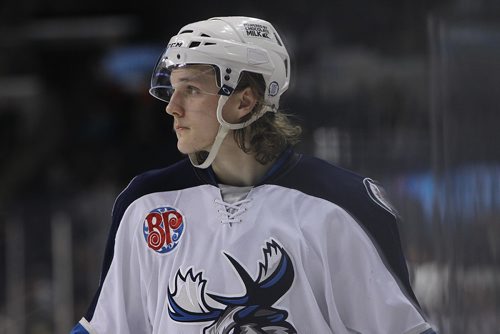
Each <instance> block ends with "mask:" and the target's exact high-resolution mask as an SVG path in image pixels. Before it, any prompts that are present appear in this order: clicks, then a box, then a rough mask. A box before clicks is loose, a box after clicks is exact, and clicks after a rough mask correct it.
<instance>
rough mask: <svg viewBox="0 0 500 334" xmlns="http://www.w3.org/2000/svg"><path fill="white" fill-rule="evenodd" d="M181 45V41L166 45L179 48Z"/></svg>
mask: <svg viewBox="0 0 500 334" xmlns="http://www.w3.org/2000/svg"><path fill="white" fill-rule="evenodd" d="M181 46H182V42H173V43H169V44H168V45H167V48H179V47H181Z"/></svg>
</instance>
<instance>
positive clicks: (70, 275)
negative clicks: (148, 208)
mask: <svg viewBox="0 0 500 334" xmlns="http://www.w3.org/2000/svg"><path fill="white" fill-rule="evenodd" d="M220 15H246V16H256V17H261V18H264V19H267V20H269V21H271V22H273V23H274V25H275V26H276V28H277V29H278V31H279V32H280V33H281V35H282V37H283V39H284V40H285V43H286V44H287V45H288V49H289V51H290V53H291V56H292V62H293V65H292V68H293V72H292V76H293V78H292V81H293V84H292V87H291V89H290V90H289V91H288V92H287V93H286V94H285V96H284V100H283V103H282V107H283V109H284V110H285V111H286V112H290V113H293V114H294V115H296V118H297V121H298V122H299V123H300V124H301V125H302V126H303V128H304V138H303V141H302V142H301V144H300V145H299V147H298V150H299V151H302V152H304V153H308V154H314V155H316V156H319V157H321V158H324V159H326V160H328V161H330V162H332V163H334V164H337V165H340V166H342V167H345V168H349V169H351V170H354V171H356V172H358V173H361V174H364V175H367V176H370V177H371V178H374V179H377V180H379V181H380V182H382V183H383V184H384V185H385V188H386V190H387V192H388V194H389V197H391V199H392V201H393V202H394V205H395V206H396V207H397V208H398V209H399V212H400V214H401V216H402V217H403V221H402V222H401V225H400V230H401V235H402V239H403V245H404V250H405V254H406V256H407V258H408V266H409V269H410V272H411V277H412V282H413V286H414V289H415V292H416V294H417V296H418V297H419V299H420V302H421V304H422V305H423V308H424V311H425V313H426V314H427V315H428V316H429V319H430V321H431V322H432V323H433V324H434V325H435V326H436V327H438V328H439V330H440V331H441V333H499V328H500V261H499V260H500V222H499V219H500V136H499V134H498V127H499V124H500V110H499V106H500V2H499V1H498V0H421V1H412V0H398V1H395V0H394V1H391V0H379V1H370V0H350V1H328V2H320V1H316V0H310V1H300V2H294V1H286V2H285V1H274V2H258V1H240V2H224V1H220V2H212V3H208V2H204V1H196V0H193V1H190V2H188V3H186V2H173V1H161V2H160V1H152V0H144V1H122V2H113V1H108V2H105V1H98V0H87V1H79V2H77V1H65V0H44V1H41V0H38V1H36V0H1V2H0V254H1V256H0V268H1V272H0V333H1V334H3V333H9V334H25V333H30V334H31V333H37V334H45V333H56V334H59V333H68V332H69V330H70V328H71V327H72V326H73V325H74V324H75V323H76V322H77V321H78V320H79V319H80V318H81V317H82V316H83V314H84V312H85V310H86V308H87V306H88V304H89V302H90V300H91V297H92V295H93V294H94V292H95V290H96V288H97V284H98V279H99V273H100V266H101V261H102V258H103V252H104V244H105V240H106V235H107V231H108V227H109V224H110V213H111V209H112V206H113V202H114V199H115V197H116V196H117V195H118V193H119V192H120V191H121V190H122V189H123V188H124V187H125V186H126V185H127V183H128V181H129V180H130V179H131V178H132V177H133V176H134V175H136V174H138V173H141V172H143V171H146V170H148V169H152V168H159V167H163V166H165V165H167V164H170V163H172V162H174V161H176V160H178V159H179V158H181V156H180V155H179V154H178V153H177V150H176V141H175V136H174V134H173V133H172V131H171V120H170V119H169V117H168V115H166V114H165V112H164V105H163V104H162V103H160V102H157V101H156V100H154V99H153V98H152V97H150V96H149V95H148V93H147V90H148V85H149V76H150V73H151V70H152V67H153V66H154V64H155V62H156V59H157V57H158V56H159V55H160V53H161V52H162V50H163V49H164V47H165V46H166V43H167V41H168V39H169V38H170V36H171V35H173V34H175V33H176V32H177V31H178V29H179V28H180V27H181V26H182V25H183V24H186V23H189V22H193V21H196V20H201V19H205V18H208V17H212V16H220Z"/></svg>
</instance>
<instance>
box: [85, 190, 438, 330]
mask: <svg viewBox="0 0 500 334" xmlns="http://www.w3.org/2000/svg"><path fill="white" fill-rule="evenodd" d="M248 198H251V200H250V201H249V202H247V203H245V207H246V211H245V212H244V213H242V214H241V215H240V216H239V219H241V223H238V224H220V214H219V213H218V212H217V210H219V209H220V206H219V205H217V204H216V203H215V201H222V198H221V192H220V191H219V189H218V188H217V187H214V186H210V185H203V186H198V187H194V188H188V189H183V190H179V191H170V192H163V193H153V194H149V195H146V196H143V197H141V198H139V199H137V200H136V201H135V202H133V203H132V204H131V205H130V206H129V207H128V209H127V210H126V212H125V214H124V216H123V219H122V221H121V225H120V227H119V229H118V233H117V236H116V245H115V253H114V254H115V256H114V259H113V262H112V264H111V267H110V269H109V272H108V275H107V277H106V280H105V282H104V285H103V287H102V291H101V294H100V297H99V300H98V302H97V306H96V309H95V313H94V317H93V319H91V320H90V324H91V326H92V328H93V331H94V332H95V333H99V334H104V333H120V334H129V333H130V334H132V333H133V334H141V333H154V334H160V333H162V334H163V333H182V334H195V333H196V334H200V333H204V329H206V328H209V327H210V326H212V325H213V322H212V321H205V322H191V323H187V322H180V321H174V320H172V318H171V316H170V315H169V308H170V309H172V305H170V304H169V299H168V294H169V291H170V292H171V293H172V292H173V291H176V292H177V293H178V294H179V295H180V294H181V292H182V293H184V294H185V295H186V296H189V298H190V299H185V300H186V302H184V303H183V304H182V305H183V307H186V308H187V307H188V306H189V305H192V307H198V308H199V309H200V310H205V311H206V310H209V309H210V307H219V308H220V307H223V306H221V304H220V303H218V302H217V301H215V300H214V299H213V298H211V297H210V296H209V295H208V294H211V295H212V296H213V295H218V296H228V297H237V296H242V295H244V294H245V292H246V291H245V286H244V285H243V283H242V280H241V279H240V278H239V275H238V273H237V272H236V270H235V267H234V265H232V263H231V262H230V261H228V255H230V256H231V257H232V258H233V259H234V260H236V261H237V262H238V263H239V264H240V265H241V266H242V268H244V269H245V270H246V271H247V272H248V274H249V275H250V276H251V278H252V279H253V280H256V279H257V277H260V276H261V274H262V275H264V274H266V275H268V274H269V272H267V271H266V270H264V269H267V268H275V267H276V266H278V265H279V261H278V260H279V259H281V258H282V257H280V254H281V253H280V252H279V251H277V250H276V249H278V248H276V247H275V248H273V247H268V249H267V250H268V252H267V254H266V252H263V249H264V246H265V245H266V243H267V245H268V246H269V242H270V240H273V241H275V242H276V243H278V244H279V245H281V247H282V249H283V250H284V251H286V253H287V254H288V255H289V256H290V259H291V262H292V264H293V270H294V278H293V283H292V284H291V287H290V288H289V290H288V291H286V292H285V293H284V294H283V295H282V296H281V297H280V298H279V299H278V300H277V301H276V302H275V303H274V304H273V305H272V307H273V308H275V309H278V310H282V311H286V312H288V316H287V318H286V321H287V322H288V323H289V324H291V325H292V326H293V328H295V329H296V331H297V333H321V334H328V333H335V334H347V333H363V334H365V333H380V334H399V333H412V334H413V333H419V332H423V331H425V330H426V329H427V328H430V327H429V326H428V325H427V324H426V322H425V320H424V319H423V317H422V316H421V314H420V313H419V311H418V310H417V309H416V308H415V307H414V305H412V303H411V302H410V301H409V300H408V298H407V297H406V296H405V295H404V294H403V293H402V292H401V290H400V288H399V286H398V284H397V283H396V281H395V280H394V278H393V276H392V275H391V274H390V273H389V272H388V271H387V269H386V267H385V265H384V263H383V261H382V260H381V258H380V257H379V255H378V253H377V251H376V249H375V246H374V245H373V244H372V242H371V240H370V238H369V237H368V236H367V235H366V233H365V232H364V231H363V229H362V228H361V227H360V226H359V225H358V223H357V222H355V221H354V220H353V219H352V217H351V216H350V215H349V214H348V213H346V212H345V211H344V210H343V209H341V208H340V207H338V206H336V205H334V204H332V203H330V202H328V201H326V200H323V199H320V198H316V197H312V196H309V195H306V194H304V193H302V192H299V191H296V190H291V189H288V188H284V187H279V186H273V185H263V186H259V187H256V188H253V189H251V191H250V193H249V194H248ZM161 207H171V208H175V209H176V210H177V211H178V212H180V213H182V215H183V219H184V220H183V222H184V230H183V233H182V236H181V237H180V239H179V241H178V244H177V246H176V248H175V249H173V250H172V251H171V252H169V253H166V254H160V253H158V252H155V251H154V250H152V249H151V248H148V245H147V242H146V241H145V238H144V232H143V230H144V224H143V223H144V219H145V217H146V215H147V214H148V213H150V212H151V211H152V210H154V209H156V208H161ZM270 250H272V251H270ZM263 267H264V269H263ZM270 270H271V269H269V271H270ZM261 278H262V280H263V279H264V278H265V277H261ZM190 281H191V283H189V282H190ZM169 289H170V290H169ZM193 289H195V290H196V291H195V290H193ZM188 292H193V293H191V294H190V293H188ZM207 293H208V294H207ZM201 296H205V298H206V300H201ZM207 305H210V307H208V306H207ZM199 312H202V311H199Z"/></svg>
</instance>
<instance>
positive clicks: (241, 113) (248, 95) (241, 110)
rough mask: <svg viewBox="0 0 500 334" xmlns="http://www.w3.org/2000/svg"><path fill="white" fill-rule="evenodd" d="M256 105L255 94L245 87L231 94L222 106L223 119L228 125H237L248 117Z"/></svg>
mask: <svg viewBox="0 0 500 334" xmlns="http://www.w3.org/2000/svg"><path fill="white" fill-rule="evenodd" d="M256 104H257V94H255V92H254V91H253V89H252V88H250V87H246V88H244V89H242V90H238V91H235V92H233V94H231V96H230V98H229V99H228V101H227V102H226V105H225V106H224V109H225V110H231V112H229V111H227V112H224V114H223V115H224V119H225V120H227V121H228V122H230V123H238V122H240V121H241V119H242V118H244V117H245V116H247V115H249V114H250V113H251V112H252V110H253V108H254V107H255V105H256Z"/></svg>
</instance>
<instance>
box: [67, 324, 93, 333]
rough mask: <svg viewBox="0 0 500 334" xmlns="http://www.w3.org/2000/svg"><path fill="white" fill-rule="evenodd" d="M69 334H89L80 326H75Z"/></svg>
mask: <svg viewBox="0 0 500 334" xmlns="http://www.w3.org/2000/svg"><path fill="white" fill-rule="evenodd" d="M70 334H89V332H87V330H86V329H85V328H83V326H82V325H81V324H77V325H76V326H75V327H74V328H73V329H72V330H71V332H70Z"/></svg>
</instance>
